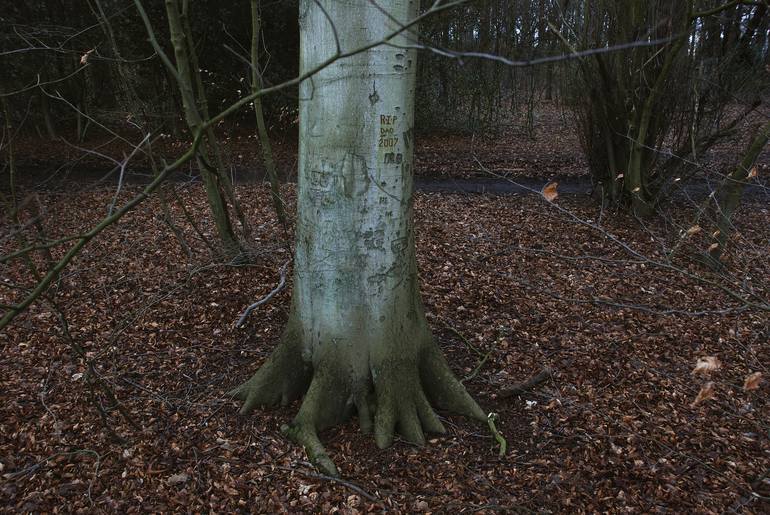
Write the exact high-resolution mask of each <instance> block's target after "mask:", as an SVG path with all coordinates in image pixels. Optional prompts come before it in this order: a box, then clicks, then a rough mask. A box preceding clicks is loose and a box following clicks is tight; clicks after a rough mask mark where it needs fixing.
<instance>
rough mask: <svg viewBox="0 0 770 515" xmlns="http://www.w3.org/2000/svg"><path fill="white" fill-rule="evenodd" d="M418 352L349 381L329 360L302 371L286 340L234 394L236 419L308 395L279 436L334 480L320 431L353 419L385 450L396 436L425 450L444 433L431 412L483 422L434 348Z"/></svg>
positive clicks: (295, 351) (296, 350)
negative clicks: (431, 436) (238, 404)
mask: <svg viewBox="0 0 770 515" xmlns="http://www.w3.org/2000/svg"><path fill="white" fill-rule="evenodd" d="M421 347H422V349H421V350H422V352H420V353H417V354H416V355H415V357H414V358H413V359H411V360H410V359H400V360H389V361H387V362H384V363H381V364H380V365H379V366H377V367H373V368H372V369H371V376H370V377H363V378H362V377H358V375H357V374H351V370H352V369H351V368H350V367H346V366H345V364H344V363H339V362H337V361H333V362H331V361H332V360H329V361H330V362H325V363H324V362H320V363H317V365H316V367H315V370H313V371H311V370H309V367H307V366H306V365H304V363H303V361H302V356H301V352H300V350H299V348H298V346H296V345H292V344H290V343H289V341H288V340H285V341H284V343H283V344H281V345H279V347H278V348H277V349H276V350H275V352H274V353H273V354H272V355H271V356H270V358H269V359H268V361H267V362H266V363H265V364H264V365H263V366H262V368H260V369H259V370H258V371H257V373H256V374H254V376H253V377H252V378H251V379H249V380H248V381H246V382H245V383H243V384H242V385H241V386H239V387H238V388H236V389H235V390H233V391H232V392H231V394H232V395H233V396H234V397H235V398H237V399H240V400H243V401H244V405H243V407H242V408H241V411H240V412H241V413H248V412H250V411H251V410H252V409H253V408H254V407H256V406H260V405H274V404H277V403H279V402H280V403H282V404H286V403H288V402H290V401H291V400H293V399H296V398H298V397H299V396H301V395H302V394H303V393H305V397H304V399H303V401H302V405H301V406H300V409H299V412H298V413H297V416H296V417H295V418H294V420H293V421H292V423H291V424H289V425H285V426H283V427H282V428H281V431H282V433H283V434H284V435H285V436H286V437H287V438H289V439H290V440H292V441H293V442H295V443H297V444H299V445H301V446H303V447H304V448H305V452H307V455H308V458H309V459H310V461H311V462H312V463H313V464H314V465H315V466H317V467H318V468H319V469H320V470H321V471H322V472H323V473H325V474H328V475H329V476H332V477H338V476H339V472H338V470H337V467H336V466H335V465H334V463H333V462H332V460H331V459H330V458H329V455H328V454H327V453H326V450H325V449H324V446H323V444H322V443H321V441H320V439H319V438H318V432H319V431H321V430H323V429H325V428H327V427H331V426H333V425H336V424H339V423H340V422H342V421H344V420H346V419H347V418H349V417H350V416H351V415H352V414H354V413H356V414H357V415H358V419H359V423H360V426H361V430H362V431H364V432H365V433H370V432H372V431H373V432H374V438H375V442H376V443H377V446H378V447H380V448H385V447H388V446H390V445H391V444H392V443H393V439H394V438H395V435H396V434H399V435H400V436H401V437H403V438H404V439H405V440H407V441H409V442H412V443H414V444H417V445H424V444H425V433H426V432H428V433H445V432H446V430H445V428H444V425H443V424H442V423H441V421H440V420H439V417H438V415H436V413H435V411H434V410H433V406H437V407H439V408H442V409H446V410H449V411H452V412H455V413H458V414H461V415H465V416H469V417H471V418H475V419H477V420H480V421H486V420H487V417H486V414H485V413H484V411H483V410H482V409H481V408H480V407H479V405H478V404H476V402H475V401H474V400H473V399H472V398H471V396H470V395H468V392H466V390H465V388H464V387H463V385H462V384H460V382H459V381H458V380H457V378H456V377H455V376H454V374H453V373H452V371H451V370H450V369H449V365H448V364H447V362H446V360H445V359H444V357H443V355H442V354H441V351H440V349H439V348H438V346H437V345H436V344H435V343H434V342H433V341H432V340H431V341H429V342H428V343H427V344H425V345H421ZM364 375H365V376H366V375H367V374H366V371H364ZM311 378H312V380H311ZM308 384H309V386H308ZM306 387H307V391H306V392H304V390H305V388H306Z"/></svg>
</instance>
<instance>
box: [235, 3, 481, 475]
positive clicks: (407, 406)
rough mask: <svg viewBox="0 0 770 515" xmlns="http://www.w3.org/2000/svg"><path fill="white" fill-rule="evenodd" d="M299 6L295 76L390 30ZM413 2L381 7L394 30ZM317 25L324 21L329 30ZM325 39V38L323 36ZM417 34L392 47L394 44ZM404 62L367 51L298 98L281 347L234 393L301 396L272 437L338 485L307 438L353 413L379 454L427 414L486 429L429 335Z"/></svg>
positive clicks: (384, 22)
mask: <svg viewBox="0 0 770 515" xmlns="http://www.w3.org/2000/svg"><path fill="white" fill-rule="evenodd" d="M321 4H322V5H323V8H324V9H325V10H326V12H327V13H328V16H329V18H327V17H326V15H325V14H324V11H323V10H322V9H321V8H320V7H319V5H318V4H316V3H315V2H313V1H310V0H306V1H302V2H301V3H300V26H301V29H300V30H301V63H300V68H301V71H302V72H307V71H308V70H311V69H313V68H314V67H316V66H317V65H319V64H320V63H322V62H323V61H325V60H326V59H328V58H329V57H331V56H332V55H333V54H334V50H335V38H336V37H338V38H339V40H340V44H341V47H342V49H343V51H350V50H352V49H356V48H360V47H362V46H364V45H366V44H368V43H371V42H374V41H378V40H380V39H381V38H383V37H384V36H385V35H386V34H387V33H389V32H391V31H393V30H394V29H396V28H397V25H396V24H395V23H394V22H393V21H392V20H390V19H389V18H388V17H387V16H386V15H385V14H383V12H382V11H380V10H379V9H377V8H376V7H375V6H373V5H372V4H371V3H370V2H369V1H368V0H354V1H352V2H346V3H345V4H340V3H338V2H333V1H324V2H321ZM417 4H418V2H415V1H410V0H389V1H387V2H380V3H379V6H380V7H381V8H382V9H384V10H385V11H387V13H389V14H390V15H392V16H393V17H394V18H395V19H397V20H399V21H401V22H406V21H408V20H411V19H413V18H414V17H416V16H417V13H418V5H417ZM329 19H331V20H332V21H333V23H334V26H332V25H330V23H329ZM335 28H336V31H335ZM414 37H415V36H413V35H407V34H406V33H404V34H402V35H400V36H397V37H396V38H394V39H393V40H392V42H393V43H394V44H395V45H402V46H403V45H405V44H407V42H408V40H411V39H413V38H414ZM415 60H416V52H415V51H414V50H406V49H403V48H397V47H389V46H378V47H376V48H373V49H370V50H368V51H366V52H363V53H359V54H356V55H354V56H353V57H350V58H346V59H343V60H339V61H336V62H335V63H334V64H332V65H331V66H329V67H327V68H325V69H324V70H322V71H321V72H319V73H318V74H316V75H315V76H314V77H313V78H312V80H306V81H304V82H303V83H302V85H301V87H300V147H299V186H298V199H297V203H298V215H297V234H296V255H295V261H294V296H293V299H292V312H291V315H290V320H289V322H288V326H287V328H286V331H285V334H284V336H283V340H282V341H281V343H280V344H279V346H278V348H277V349H276V350H275V351H274V352H273V354H272V355H271V357H270V358H269V359H268V361H267V362H266V363H265V365H264V366H262V368H260V369H259V370H258V371H257V373H256V374H255V375H254V376H253V377H252V378H251V379H250V380H249V381H247V382H246V383H244V384H243V385H241V386H240V387H239V388H237V389H236V390H234V391H233V392H232V393H233V394H234V395H235V396H236V397H237V398H239V399H242V400H245V404H244V406H243V408H242V410H241V411H242V412H248V411H249V410H251V409H252V408H253V407H255V406H257V405H263V404H273V403H276V402H278V401H281V402H283V403H286V402H288V401H290V400H291V399H293V398H296V397H298V396H299V395H301V394H302V393H303V392H304V391H305V390H306V389H307V391H306V394H305V398H304V400H303V402H302V406H301V407H300V410H299V413H298V414H297V416H296V417H295V419H294V421H293V423H292V424H291V426H287V427H285V428H284V433H285V434H286V435H287V436H289V437H290V438H292V439H294V440H295V441H296V442H298V443H300V444H302V445H304V446H305V448H306V450H307V452H308V455H309V457H310V459H311V461H313V462H315V463H316V464H317V465H318V466H319V467H320V468H321V469H322V470H324V471H325V472H326V473H329V474H337V470H336V468H335V467H334V465H333V463H332V462H331V461H330V459H329V458H328V456H327V455H326V453H325V451H324V449H323V447H322V445H321V443H320V441H319V440H318V437H317V431H318V430H320V429H323V428H324V427H328V426H330V425H333V424H336V423H338V422H340V421H342V420H344V419H345V418H347V417H348V416H349V415H351V414H352V413H353V412H356V413H357V414H358V419H359V422H360V424H361V429H362V430H364V431H366V432H369V431H371V430H374V434H375V439H376V442H377V445H378V446H380V447H386V446H388V445H390V443H391V442H392V441H393V436H394V432H395V431H396V430H397V431H398V432H399V433H400V434H401V435H402V436H403V437H404V438H406V439H407V440H409V441H412V442H416V443H423V442H424V440H425V439H424V436H423V431H431V432H442V431H443V430H444V429H443V426H442V424H441V422H440V421H439V419H438V417H437V416H436V414H435V413H434V412H433V409H432V407H431V404H434V405H436V406H439V407H441V408H445V409H450V410H452V411H455V412H458V413H461V414H464V415H469V416H473V417H476V418H479V419H484V418H485V415H484V412H483V411H482V410H481V409H480V408H479V406H478V405H477V404H476V403H475V402H474V401H473V400H472V399H471V398H470V396H469V395H468V394H467V392H466V391H465V389H464V388H463V386H462V385H461V384H460V383H459V382H458V381H457V379H456V378H455V377H454V375H453V374H452V372H451V371H450V369H449V366H448V365H447V363H446V360H445V359H444V357H443V355H442V354H441V351H440V350H439V347H438V346H437V344H436V343H435V341H434V340H433V338H432V335H431V333H430V329H429V328H428V324H427V321H426V319H425V314H424V310H423V305H422V301H421V299H420V295H419V291H418V282H417V264H416V259H415V250H414V231H413V226H412V191H413V178H412V172H413V170H412V166H413V165H412V163H413V161H412V150H413V146H414V145H413V143H414V142H413V104H414V89H415V70H416V61H415Z"/></svg>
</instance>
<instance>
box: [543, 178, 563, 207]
mask: <svg viewBox="0 0 770 515" xmlns="http://www.w3.org/2000/svg"><path fill="white" fill-rule="evenodd" d="M558 186H559V183H558V182H556V181H552V182H549V183H548V184H546V185H545V186H543V190H542V192H541V193H542V195H543V198H545V199H546V200H547V201H548V202H553V201H554V200H556V199H557V198H558V197H559V192H558V191H557V190H556V188H558Z"/></svg>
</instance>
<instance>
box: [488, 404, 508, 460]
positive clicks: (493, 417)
mask: <svg viewBox="0 0 770 515" xmlns="http://www.w3.org/2000/svg"><path fill="white" fill-rule="evenodd" d="M497 418H498V415H497V413H490V414H489V415H487V424H489V430H490V431H491V432H492V436H494V437H495V440H497V443H498V444H499V445H500V452H499V456H500V457H501V458H502V457H503V456H505V452H506V451H507V450H508V442H507V441H506V440H505V438H504V437H503V435H502V434H500V431H498V430H497V426H495V420H497Z"/></svg>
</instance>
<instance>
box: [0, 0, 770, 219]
mask: <svg viewBox="0 0 770 515" xmlns="http://www.w3.org/2000/svg"><path fill="white" fill-rule="evenodd" d="M426 7H427V6H423V8H426ZM261 8H262V24H261V29H262V37H261V44H260V45H259V53H260V55H259V65H260V67H261V69H260V73H261V75H262V82H263V84H264V85H270V84H276V83H279V82H282V81H284V80H287V79H290V78H292V77H294V76H296V74H297V63H298V60H299V54H298V34H299V32H298V31H299V28H298V22H297V19H298V16H297V11H298V5H297V2H296V0H295V1H265V2H262V3H261ZM145 9H146V10H147V12H148V15H149V17H150V19H152V20H155V30H156V31H157V40H158V42H159V43H160V45H161V47H162V48H164V49H165V50H166V52H168V53H169V54H170V55H173V51H172V48H171V42H170V37H169V34H168V25H167V23H166V22H165V20H166V12H165V9H164V5H163V2H160V1H158V0H154V1H148V2H146V5H145ZM189 9H190V13H189V19H190V26H191V32H192V33H193V34H194V35H195V45H194V47H195V50H196V51H197V57H198V63H199V64H198V66H199V70H200V74H201V78H202V80H203V85H204V86H205V95H204V98H203V100H206V101H207V103H208V106H209V107H210V110H211V111H212V114H213V113H214V112H217V111H218V110H219V109H220V108H223V107H225V106H227V105H229V104H230V103H231V102H233V101H235V100H237V99H238V98H241V97H242V96H244V95H246V94H247V93H248V91H249V90H250V83H251V81H252V77H251V69H250V64H249V63H250V60H251V56H250V45H251V41H250V38H251V24H250V16H249V9H250V5H249V2H246V1H243V2H235V3H230V2H225V3H223V2H205V3H200V2H194V3H191V4H190V8H189ZM3 16H4V19H3V21H4V23H3V25H2V29H0V42H1V43H2V48H3V51H2V53H1V54H0V66H2V69H3V71H4V80H3V82H2V85H1V86H0V87H1V88H2V92H3V95H4V98H6V100H7V101H8V106H9V112H10V113H11V116H12V118H13V120H14V125H21V126H22V129H27V130H35V131H37V132H38V133H40V134H41V135H46V134H47V135H48V136H50V137H57V136H59V135H60V133H62V131H66V133H67V134H69V135H70V136H69V137H70V139H73V136H74V139H77V140H83V139H84V138H87V137H88V135H89V133H90V131H93V130H95V129H94V125H95V124H104V125H107V126H112V127H118V128H120V127H123V128H126V129H129V128H130V127H131V125H132V124H133V123H140V124H141V125H142V126H143V127H144V129H145V130H146V131H147V130H150V131H164V132H166V133H170V134H172V135H174V136H180V135H182V133H183V132H184V131H185V127H186V126H185V124H184V123H183V116H182V115H181V113H182V109H181V100H180V95H179V91H178V88H177V87H176V86H175V84H174V80H173V77H172V76H171V74H170V72H169V71H168V70H167V69H166V68H165V67H164V66H163V65H162V63H161V59H160V58H159V57H158V55H157V54H156V53H155V52H153V49H152V47H151V45H150V44H149V42H148V37H147V33H146V31H145V29H144V26H143V25H142V23H141V20H140V18H139V15H138V12H137V9H136V8H135V6H134V4H133V3H132V2H122V1H120V2H119V1H117V0H75V1H72V2H63V1H57V2H43V1H33V2H17V3H13V4H12V5H10V6H9V7H8V8H7V9H6V11H5V12H4V14H3ZM413 44H418V45H419V46H421V47H422V48H423V51H422V52H421V56H420V59H419V60H418V61H419V63H418V66H419V69H418V92H417V102H416V106H417V112H416V129H417V130H418V131H421V130H422V131H428V130H430V131H452V132H466V133H474V134H488V133H492V132H494V133H499V132H500V131H507V132H515V133H517V134H523V135H529V136H533V135H534V132H535V129H536V127H537V124H536V120H537V112H538V106H539V105H541V104H540V102H542V101H548V100H556V101H558V102H559V105H562V106H565V107H569V108H571V112H573V113H574V114H575V115H576V120H577V122H578V123H577V128H578V131H579V134H580V136H581V140H582V142H583V147H584V151H585V154H586V157H587V160H588V163H589V165H590V168H591V173H592V177H593V179H594V182H595V184H596V186H597V191H599V192H601V193H602V196H603V198H604V199H605V200H606V201H609V202H612V203H616V204H622V205H630V206H633V208H634V209H635V210H636V212H638V213H640V214H641V213H648V212H650V211H651V210H652V209H654V208H655V206H656V205H657V203H658V202H659V201H660V199H661V192H665V191H667V187H668V186H670V184H671V182H672V181H674V180H678V179H681V178H682V177H685V176H686V174H687V173H688V172H692V170H693V168H692V167H689V168H688V163H690V164H691V163H693V162H696V161H697V160H698V159H699V157H700V156H701V155H702V154H703V153H704V152H705V151H707V150H708V148H709V147H711V146H713V145H714V144H716V143H718V142H719V141H720V140H721V139H722V138H724V137H726V136H730V135H731V133H732V131H733V129H735V128H736V126H737V125H738V124H739V123H740V122H741V121H742V120H743V119H744V118H745V116H746V114H747V113H748V112H750V111H751V110H752V109H756V108H757V106H759V105H760V103H761V102H762V99H763V97H764V96H766V94H767V88H768V86H767V85H768V83H770V80H768V75H769V74H770V71H769V70H770V68H768V67H769V66H770V16H768V7H767V4H766V3H765V2H741V1H736V0H731V1H727V0H688V1H686V2H670V1H665V0H657V1H652V2H650V1H643V0H633V1H629V2H614V1H609V0H607V1H598V2H578V1H570V0H480V1H474V2H467V3H464V4H461V5H459V6H457V7H455V8H453V9H450V10H446V11H442V12H441V13H439V14H438V15H436V16H433V17H431V18H429V19H427V20H426V21H424V22H423V23H422V24H421V39H420V41H419V42H418V41H414V42H413ZM613 47H624V48H623V49H622V50H618V51H613V52H606V50H607V49H611V48H613ZM576 52H582V54H581V56H580V57H577V56H576V54H575V53H576ZM551 57H552V58H554V59H553V61H548V58H551ZM567 57H570V59H567ZM542 59H546V61H547V62H545V63H541V64H540V65H539V66H528V65H527V64H528V63H530V62H531V61H532V60H542ZM296 104H297V92H296V88H294V89H292V88H287V89H285V90H282V91H281V92H279V93H277V94H274V95H270V96H269V97H268V98H265V99H264V101H263V108H264V111H265V115H266V118H267V121H268V127H269V128H271V129H272V130H276V129H279V130H284V131H285V130H286V129H290V131H293V130H294V128H295V123H296ZM230 120H234V121H237V122H239V123H241V122H242V123H247V124H253V123H254V119H253V117H252V116H251V115H250V113H248V112H243V111H242V112H240V113H238V114H237V115H236V116H234V117H231V118H230ZM672 157H673V159H672Z"/></svg>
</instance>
